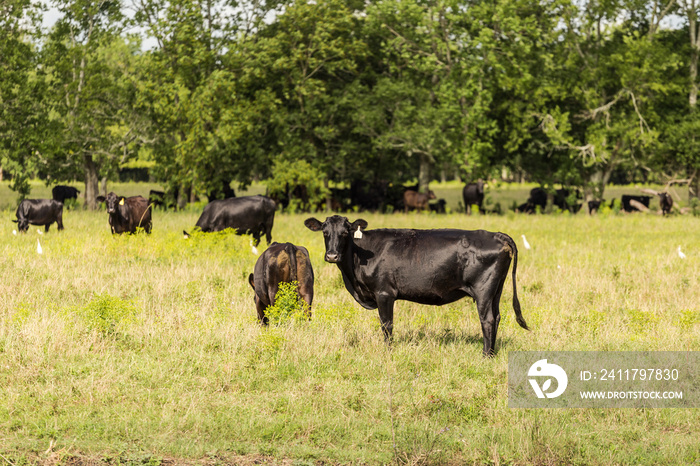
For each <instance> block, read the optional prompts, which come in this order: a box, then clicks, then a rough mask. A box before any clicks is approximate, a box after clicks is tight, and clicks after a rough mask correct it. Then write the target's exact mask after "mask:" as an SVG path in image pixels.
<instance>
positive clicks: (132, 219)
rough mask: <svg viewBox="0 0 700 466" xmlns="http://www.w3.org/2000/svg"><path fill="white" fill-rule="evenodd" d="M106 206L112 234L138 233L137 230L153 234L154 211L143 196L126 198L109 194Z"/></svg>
mask: <svg viewBox="0 0 700 466" xmlns="http://www.w3.org/2000/svg"><path fill="white" fill-rule="evenodd" d="M105 204H106V206H107V213H108V214H109V226H110V227H111V229H112V234H115V233H116V234H122V233H136V229H137V228H143V229H144V230H145V231H146V233H149V234H150V233H151V227H152V218H151V211H152V210H153V209H152V208H151V206H150V205H148V201H147V200H146V199H145V198H144V197H143V196H132V197H124V196H117V195H116V194H114V193H109V194H107V198H106V199H105Z"/></svg>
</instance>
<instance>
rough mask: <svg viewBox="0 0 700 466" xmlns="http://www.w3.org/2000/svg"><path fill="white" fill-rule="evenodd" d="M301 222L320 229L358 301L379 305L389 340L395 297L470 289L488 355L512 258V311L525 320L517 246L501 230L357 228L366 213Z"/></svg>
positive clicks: (421, 297) (441, 299)
mask: <svg viewBox="0 0 700 466" xmlns="http://www.w3.org/2000/svg"><path fill="white" fill-rule="evenodd" d="M304 225H306V227H307V228H309V229H310V230H312V231H323V236H324V241H325V245H326V254H325V260H326V262H331V263H334V264H336V265H337V266H338V268H339V269H340V272H341V273H342V275H343V281H344V282H345V288H347V290H348V291H349V292H350V294H351V295H352V296H353V298H355V300H356V301H357V302H358V303H360V305H361V306H363V307H364V308H366V309H377V308H378V309H379V319H380V321H381V324H382V330H383V331H384V336H385V338H386V339H387V340H389V339H390V338H391V335H392V331H393V328H394V302H395V301H396V300H406V301H412V302H416V303H421V304H433V305H443V304H448V303H451V302H454V301H457V300H458V299H460V298H463V297H465V296H470V297H472V298H474V300H475V301H476V307H477V310H478V312H479V319H480V320H481V330H482V332H483V335H484V349H483V352H484V355H485V356H491V355H493V354H494V353H495V344H496V333H497V331H498V323H499V322H500V320H501V314H500V309H499V303H500V299H501V292H502V291H503V284H504V282H505V280H506V276H507V275H508V268H509V267H510V262H511V259H512V260H513V275H512V279H513V309H514V311H515V318H516V321H517V322H518V324H520V326H521V327H523V328H525V329H527V328H528V327H527V324H526V323H525V319H523V316H522V313H521V310H520V302H519V301H518V293H517V290H516V287H515V273H516V269H517V265H518V249H517V246H516V245H515V242H514V241H513V239H512V238H511V237H510V236H508V235H506V234H503V233H492V232H488V231H484V230H477V231H465V230H448V229H442V230H408V229H378V230H370V231H362V230H364V229H365V228H366V227H367V222H366V221H364V220H362V219H358V220H355V221H354V222H353V223H350V222H349V221H348V219H347V218H346V217H341V216H339V215H334V216H332V217H328V218H326V221H325V222H320V221H319V220H317V219H315V218H309V219H307V220H306V221H305V222H304Z"/></svg>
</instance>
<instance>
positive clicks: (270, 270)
mask: <svg viewBox="0 0 700 466" xmlns="http://www.w3.org/2000/svg"><path fill="white" fill-rule="evenodd" d="M293 281H296V282H297V283H298V286H297V292H298V293H299V296H301V298H302V299H303V300H304V301H306V303H307V304H308V305H309V308H308V314H307V315H308V317H309V318H311V303H312V301H313V299H314V271H313V268H312V267H311V259H309V251H307V250H306V248H305V247H303V246H295V245H294V244H292V243H282V244H280V243H272V244H271V245H270V247H269V248H267V249H266V250H265V252H263V253H262V254H261V255H260V257H259V258H258V261H257V262H256V263H255V269H254V270H253V273H251V274H250V275H249V276H248V283H250V286H252V287H253V290H254V291H255V307H256V309H257V310H258V320H259V321H260V322H261V323H263V324H265V325H267V324H268V318H267V317H266V316H265V309H266V308H267V307H268V306H272V305H274V304H275V296H276V295H277V290H278V289H279V284H280V283H282V282H293Z"/></svg>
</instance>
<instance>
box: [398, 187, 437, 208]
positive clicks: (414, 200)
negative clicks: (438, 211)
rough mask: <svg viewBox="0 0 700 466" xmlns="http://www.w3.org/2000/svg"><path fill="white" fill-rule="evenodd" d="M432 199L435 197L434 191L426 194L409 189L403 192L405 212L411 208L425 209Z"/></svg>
mask: <svg viewBox="0 0 700 466" xmlns="http://www.w3.org/2000/svg"><path fill="white" fill-rule="evenodd" d="M431 199H435V193H434V192H432V191H428V194H425V193H419V192H417V191H413V190H412V189H407V190H406V191H404V193H403V208H404V212H408V211H409V210H413V209H417V210H425V209H427V208H428V201H429V200H431Z"/></svg>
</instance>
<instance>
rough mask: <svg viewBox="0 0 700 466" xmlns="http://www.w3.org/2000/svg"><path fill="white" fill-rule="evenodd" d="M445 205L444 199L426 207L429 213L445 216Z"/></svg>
mask: <svg viewBox="0 0 700 466" xmlns="http://www.w3.org/2000/svg"><path fill="white" fill-rule="evenodd" d="M446 204H447V201H446V200H444V199H438V200H437V202H433V203H430V204H428V207H430V211H431V212H435V213H436V214H445V213H447V210H445V205H446Z"/></svg>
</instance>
